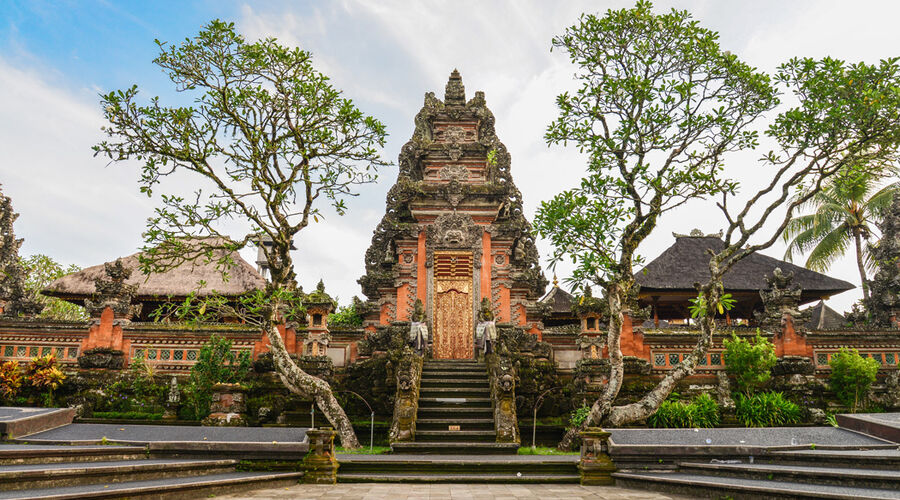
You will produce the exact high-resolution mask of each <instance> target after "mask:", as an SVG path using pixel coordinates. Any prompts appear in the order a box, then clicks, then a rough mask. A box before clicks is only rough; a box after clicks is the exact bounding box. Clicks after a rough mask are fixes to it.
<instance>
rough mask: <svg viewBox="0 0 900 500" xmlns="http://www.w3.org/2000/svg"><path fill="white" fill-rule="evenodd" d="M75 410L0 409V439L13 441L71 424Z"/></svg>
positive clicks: (9, 407)
mask: <svg viewBox="0 0 900 500" xmlns="http://www.w3.org/2000/svg"><path fill="white" fill-rule="evenodd" d="M74 418H75V408H24V407H12V406H4V407H0V439H14V438H17V437H20V436H26V435H28V434H34V433H36V432H42V431H46V430H49V429H55V428H57V427H61V426H63V425H68V424H71V423H72V420H73V419H74Z"/></svg>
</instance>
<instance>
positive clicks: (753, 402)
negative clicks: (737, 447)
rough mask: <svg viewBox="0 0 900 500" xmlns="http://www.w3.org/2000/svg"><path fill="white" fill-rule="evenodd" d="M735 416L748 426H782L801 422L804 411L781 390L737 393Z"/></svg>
mask: <svg viewBox="0 0 900 500" xmlns="http://www.w3.org/2000/svg"><path fill="white" fill-rule="evenodd" d="M734 396H735V397H734V404H735V416H736V417H737V419H738V422H740V423H741V425H744V426H746V427H780V426H785V425H793V424H798V423H800V418H801V415H802V412H801V410H800V407H799V406H797V404H796V403H794V402H793V401H791V400H789V399H787V398H785V397H784V395H783V394H782V393H780V392H761V393H759V394H754V395H752V396H747V395H744V394H741V393H735V395H734Z"/></svg>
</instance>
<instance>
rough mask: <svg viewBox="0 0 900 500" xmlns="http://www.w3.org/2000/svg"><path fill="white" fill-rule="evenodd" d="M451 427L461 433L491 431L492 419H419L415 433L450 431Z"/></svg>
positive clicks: (492, 426)
mask: <svg viewBox="0 0 900 500" xmlns="http://www.w3.org/2000/svg"><path fill="white" fill-rule="evenodd" d="M451 425H458V426H459V429H460V430H463V431H476V430H485V431H486V430H493V429H494V419H492V418H419V419H417V420H416V431H417V432H418V431H440V430H445V431H446V430H450V429H449V427H450V426H451Z"/></svg>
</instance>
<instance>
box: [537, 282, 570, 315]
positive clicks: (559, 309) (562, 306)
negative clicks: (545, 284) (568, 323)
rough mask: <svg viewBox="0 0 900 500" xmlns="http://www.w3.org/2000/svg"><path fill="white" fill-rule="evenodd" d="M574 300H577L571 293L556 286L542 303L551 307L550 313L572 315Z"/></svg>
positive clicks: (545, 296)
mask: <svg viewBox="0 0 900 500" xmlns="http://www.w3.org/2000/svg"><path fill="white" fill-rule="evenodd" d="M574 300H575V298H574V297H572V295H571V294H570V293H568V292H566V291H565V290H563V289H562V288H560V287H558V286H554V287H553V288H551V289H550V292H549V293H547V295H544V298H542V299H541V300H540V303H541V304H547V305H549V306H550V312H553V313H571V312H572V302H573V301H574Z"/></svg>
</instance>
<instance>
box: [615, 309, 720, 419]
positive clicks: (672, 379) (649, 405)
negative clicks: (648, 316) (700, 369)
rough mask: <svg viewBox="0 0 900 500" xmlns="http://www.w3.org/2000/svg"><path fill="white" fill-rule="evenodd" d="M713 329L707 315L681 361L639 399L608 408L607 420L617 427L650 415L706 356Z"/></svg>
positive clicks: (710, 343)
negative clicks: (702, 357)
mask: <svg viewBox="0 0 900 500" xmlns="http://www.w3.org/2000/svg"><path fill="white" fill-rule="evenodd" d="M714 331H715V318H714V317H711V316H707V317H705V318H703V320H702V321H701V322H700V337H699V338H698V339H697V344H696V345H695V346H694V350H693V351H691V354H690V355H688V356H687V358H685V359H684V360H682V361H681V363H678V365H677V366H675V368H673V369H672V370H671V371H669V373H668V374H667V375H666V376H665V377H664V378H663V379H662V380H660V381H659V383H658V384H656V387H654V388H653V390H651V391H650V392H648V393H647V395H645V396H644V397H643V398H641V400H640V401H637V402H636V403H631V404H628V405H624V406H615V407H613V408H612V409H611V410H610V413H609V418H608V419H607V420H608V422H609V423H610V424H611V425H612V426H614V427H619V426H622V425H625V424H629V423H631V422H635V421H638V420H643V419H645V418H648V417H649V416H650V415H653V414H654V413H656V410H658V409H659V405H661V404H662V402H663V401H665V400H666V398H668V397H669V394H672V391H673V390H675V386H676V385H678V382H680V381H681V380H683V379H684V378H685V377H687V376H689V375H692V374H693V373H694V370H695V369H696V367H697V362H698V361H699V360H700V357H701V356H706V352H707V351H708V350H709V346H710V345H712V336H713V332H714Z"/></svg>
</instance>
